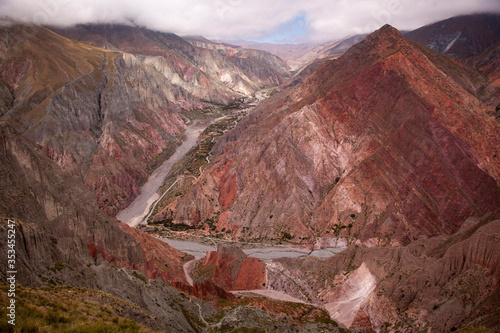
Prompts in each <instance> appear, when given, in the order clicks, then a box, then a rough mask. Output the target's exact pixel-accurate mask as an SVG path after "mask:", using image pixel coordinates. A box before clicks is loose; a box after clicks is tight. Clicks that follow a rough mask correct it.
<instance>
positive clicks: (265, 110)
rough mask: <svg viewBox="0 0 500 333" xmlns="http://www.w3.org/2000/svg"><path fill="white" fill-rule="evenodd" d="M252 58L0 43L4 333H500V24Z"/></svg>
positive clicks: (199, 43) (476, 21)
mask: <svg viewBox="0 0 500 333" xmlns="http://www.w3.org/2000/svg"><path fill="white" fill-rule="evenodd" d="M469 27H474V29H472V28H471V29H469ZM249 45H255V47H261V48H263V49H268V50H271V51H273V50H274V52H275V53H276V54H277V55H275V54H272V53H270V52H267V51H264V50H256V49H251V48H249V47H240V46H237V45H232V44H228V43H224V42H214V41H210V40H208V39H205V38H203V37H199V36H194V37H193V36H190V37H180V36H178V35H176V34H173V33H165V32H160V31H156V30H154V29H148V28H146V27H142V26H138V25H134V24H129V25H123V24H114V23H113V24H101V23H99V24H79V25H74V26H66V27H61V26H50V25H47V26H40V25H32V24H23V23H16V22H10V21H9V22H7V23H5V24H3V25H2V26H0V97H1V98H0V179H1V180H2V190H1V191H0V246H1V248H0V254H1V256H0V257H1V258H2V259H1V260H3V261H4V262H7V258H8V256H9V255H12V251H11V252H9V250H8V249H9V247H8V244H15V266H13V267H14V268H11V269H8V268H7V267H6V265H4V264H3V263H2V265H0V267H1V269H0V278H1V279H2V281H1V284H0V286H1V288H0V299H1V300H2V308H1V309H0V317H2V318H6V317H7V316H8V311H9V310H8V309H7V307H6V306H4V304H9V302H11V301H10V300H9V299H12V296H9V295H10V294H9V285H8V284H7V277H8V276H10V275H12V274H13V273H12V272H13V271H15V276H16V287H17V291H16V295H15V297H16V299H15V301H16V302H17V303H16V304H17V320H18V325H17V326H16V327H13V325H10V324H8V323H6V322H4V321H2V322H1V323H0V327H1V329H0V330H1V331H5V332H24V331H26V332H28V331H29V332H31V331H33V332H93V331H96V332H98V331H101V332H121V331H124V332H150V331H164V332H287V331H290V332H348V331H353V332H361V331H365V332H448V331H461V332H497V331H498V330H500V312H499V311H500V310H499V309H500V297H499V285H500V84H499V82H500V71H499V70H498V69H499V63H500V62H499V59H500V16H499V15H496V14H477V15H468V16H462V17H454V18H450V19H448V20H445V21H440V22H438V23H435V24H432V25H428V26H424V27H422V28H420V29H417V30H414V31H407V32H404V33H401V32H400V31H398V30H397V29H396V28H394V27H392V26H390V25H384V26H382V27H380V28H379V29H377V30H376V31H373V32H371V33H370V34H367V35H365V34H363V35H356V36H349V37H346V38H345V39H341V40H335V41H330V42H327V43H324V44H321V45H319V44H318V45H315V46H312V45H308V46H307V47H306V46H300V45H296V46H293V45H288V44H287V45H286V46H279V45H273V46H269V45H259V44H258V43H253V44H252V43H249ZM278 55H282V56H283V57H284V58H286V59H287V61H288V62H286V61H285V60H282V59H281V58H279V57H278ZM11 225H15V232H9V229H13V227H11ZM14 233H15V237H10V236H9V235H10V234H14ZM13 246H14V245H11V247H13ZM2 320H3V319H2Z"/></svg>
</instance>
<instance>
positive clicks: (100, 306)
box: [0, 283, 153, 333]
mask: <svg viewBox="0 0 500 333" xmlns="http://www.w3.org/2000/svg"><path fill="white" fill-rule="evenodd" d="M7 292H8V286H7V285H6V284H5V283H2V284H1V285H0V300H1V303H2V304H8V298H7ZM127 315H129V316H130V317H134V316H136V317H137V316H141V317H151V315H150V314H149V313H147V312H146V311H144V310H142V309H140V308H138V307H136V306H134V305H132V304H130V303H128V302H126V301H123V300H121V299H118V298H116V297H113V296H111V295H109V294H106V293H103V292H101V291H97V290H93V289H87V288H76V287H66V286H63V287H60V286H59V287H41V288H27V287H21V286H17V290H16V326H15V327H14V326H12V325H10V324H8V323H7V320H5V318H8V317H7V309H6V307H5V306H2V307H1V309H0V317H1V318H2V320H1V321H0V331H1V332H141V333H143V332H144V333H146V332H153V331H152V330H150V329H148V328H146V327H144V326H142V325H139V324H137V323H136V322H135V321H134V320H131V319H128V318H126V316H127Z"/></svg>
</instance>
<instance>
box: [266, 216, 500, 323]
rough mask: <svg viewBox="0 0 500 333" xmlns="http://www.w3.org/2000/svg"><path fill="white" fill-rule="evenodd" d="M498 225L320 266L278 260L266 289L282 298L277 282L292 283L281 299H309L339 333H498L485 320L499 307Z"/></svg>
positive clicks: (486, 221)
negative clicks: (468, 332) (346, 332)
mask: <svg viewBox="0 0 500 333" xmlns="http://www.w3.org/2000/svg"><path fill="white" fill-rule="evenodd" d="M497 218H498V215H494V214H488V215H486V216H484V217H483V218H482V219H469V220H467V221H466V222H465V223H464V225H463V226H462V228H461V230H460V231H459V232H458V233H456V234H455V235H453V236H451V237H437V238H431V239H427V240H420V241H416V242H414V243H412V244H410V245H408V246H406V247H382V248H363V247H356V246H353V247H350V248H349V249H347V250H346V251H344V252H342V253H340V254H338V255H336V256H334V257H332V258H330V259H327V260H321V259H314V258H307V259H304V260H290V259H288V260H279V261H278V262H275V263H273V264H274V266H275V267H278V266H279V270H277V269H271V270H270V272H269V282H268V283H269V286H270V288H274V289H278V290H284V289H282V286H283V285H286V284H284V283H283V281H289V280H290V279H293V280H294V281H295V282H296V283H297V284H298V285H299V286H298V288H295V291H293V290H284V291H286V292H290V291H292V292H293V294H294V296H295V297H300V298H302V299H304V300H306V299H316V301H317V302H318V303H322V304H324V306H325V308H326V309H327V310H328V311H329V313H330V315H331V316H332V318H334V319H336V320H338V322H339V324H342V325H344V326H345V327H351V328H363V329H368V330H374V331H384V330H388V331H397V330H403V331H405V332H406V331H408V332H410V331H418V330H426V329H432V331H434V330H435V331H440V332H442V331H449V330H456V329H458V328H461V327H467V326H468V325H471V324H473V325H477V326H483V325H486V326H487V327H491V328H498V314H494V313H492V312H489V311H492V309H494V308H495V307H496V306H497V305H498V304H497V303H498V302H497V301H495V300H494V299H495V295H497V294H498V286H499V278H500V271H499V269H498V264H499V260H500V257H499V256H498V253H500V252H499V244H498V241H497V240H498V237H499V232H500V221H499V220H497ZM277 265H278V266H277ZM487 313H489V314H490V315H486V314H487ZM495 316H496V317H495ZM493 318H496V320H494V319H493Z"/></svg>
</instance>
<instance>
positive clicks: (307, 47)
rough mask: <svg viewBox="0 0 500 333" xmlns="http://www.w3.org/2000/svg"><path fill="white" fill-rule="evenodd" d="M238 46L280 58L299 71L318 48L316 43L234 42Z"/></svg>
mask: <svg viewBox="0 0 500 333" xmlns="http://www.w3.org/2000/svg"><path fill="white" fill-rule="evenodd" d="M232 43H233V44H236V45H241V46H244V47H247V48H250V49H256V50H262V51H266V52H269V53H272V54H274V55H276V56H278V57H279V58H280V59H283V60H284V61H286V63H287V64H288V65H289V66H290V68H291V69H292V70H294V71H295V70H297V69H298V68H300V67H302V66H303V65H304V60H303V59H304V57H305V56H306V55H307V54H309V53H310V52H311V50H313V49H315V48H316V47H318V46H319V45H318V44H315V43H301V44H273V43H259V42H253V41H246V40H236V41H233V42H232Z"/></svg>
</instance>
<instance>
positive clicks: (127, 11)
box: [0, 0, 500, 40]
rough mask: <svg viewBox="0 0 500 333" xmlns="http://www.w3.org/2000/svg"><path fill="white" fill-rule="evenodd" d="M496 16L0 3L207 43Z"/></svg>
mask: <svg viewBox="0 0 500 333" xmlns="http://www.w3.org/2000/svg"><path fill="white" fill-rule="evenodd" d="M486 11H494V12H500V2H499V1H498V0H455V1H440V0H380V1H369V0H309V1H303V0H273V1H271V2H270V1H268V0H253V1H245V0H213V1H207V0H183V1H179V0H142V1H137V0H0V16H9V17H11V18H13V19H15V20H19V21H22V22H34V23H37V24H52V25H72V24H79V23H94V22H101V23H104V22H106V23H108V22H111V23H125V22H130V21H132V22H134V23H136V24H139V25H144V26H146V27H148V28H151V29H156V30H160V31H168V32H174V33H177V34H180V35H195V34H196V35H203V36H205V37H208V38H217V39H235V38H253V39H256V38H261V37H265V36H268V35H269V33H270V32H271V31H273V30H274V29H276V28H277V27H279V26H280V25H281V24H284V23H286V22H288V21H291V20H293V19H294V18H295V17H298V16H301V15H302V16H303V17H304V18H305V20H306V27H305V28H306V29H307V31H306V32H307V34H308V38H309V39H311V40H328V39H333V38H337V37H341V36H346V35H350V34H355V33H369V32H371V31H373V30H375V29H377V28H379V27H380V26H382V25H383V24H385V23H389V24H392V25H393V26H395V27H396V28H398V29H402V30H409V29H415V28H418V27H420V26H422V25H425V24H428V23H432V22H434V21H437V20H442V19H446V18H448V17H452V16H456V15H461V14H469V13H475V12H486Z"/></svg>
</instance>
